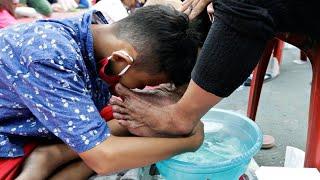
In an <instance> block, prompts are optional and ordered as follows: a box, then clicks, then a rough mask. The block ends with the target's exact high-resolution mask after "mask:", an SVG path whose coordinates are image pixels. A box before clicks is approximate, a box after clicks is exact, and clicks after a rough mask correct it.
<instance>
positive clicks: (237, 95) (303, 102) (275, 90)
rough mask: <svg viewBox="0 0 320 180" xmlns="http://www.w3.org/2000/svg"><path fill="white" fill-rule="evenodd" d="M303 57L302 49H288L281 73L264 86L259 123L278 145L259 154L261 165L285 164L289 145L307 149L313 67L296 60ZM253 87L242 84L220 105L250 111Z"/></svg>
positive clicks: (284, 53) (258, 158) (240, 111)
mask: <svg viewBox="0 0 320 180" xmlns="http://www.w3.org/2000/svg"><path fill="white" fill-rule="evenodd" d="M299 58H300V52H299V50H298V49H296V48H285V49H284V51H283V61H282V64H281V66H280V75H279V76H278V77H276V78H275V79H273V80H271V81H269V82H266V83H264V85H263V88H262V94H261V98H260V103H259V108H258V113H257V118H256V122H257V124H258V125H259V127H260V128H261V129H262V131H263V133H264V134H269V135H272V136H274V137H275V139H276V143H275V144H276V146H275V147H273V148H272V149H270V150H261V151H260V152H259V153H258V154H257V155H256V156H255V160H256V161H257V163H258V164H259V165H260V166H261V165H264V166H283V164H284V156H285V148H286V146H293V147H297V148H299V149H302V150H304V151H305V143H306V133H307V119H308V107H309V95H310V87H311V86H310V83H311V75H312V70H311V65H310V63H309V62H308V63H306V64H302V65H299V64H296V63H293V60H296V59H299ZM249 89H250V88H249V87H240V88H239V89H238V90H237V91H236V92H234V93H233V94H232V95H231V96H230V97H228V98H225V99H224V100H223V101H222V102H220V103H219V104H218V105H217V106H216V107H217V108H223V109H229V110H234V111H237V112H239V113H242V114H246V111H247V103H248V94H249Z"/></svg>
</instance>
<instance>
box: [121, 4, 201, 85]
mask: <svg viewBox="0 0 320 180" xmlns="http://www.w3.org/2000/svg"><path fill="white" fill-rule="evenodd" d="M189 24H190V23H189V19H188V17H187V15H186V14H184V13H182V12H179V11H177V10H175V9H174V8H173V7H170V6H164V5H150V6H146V7H142V8H139V9H137V10H136V11H135V12H134V13H133V14H131V15H129V16H128V17H126V18H124V19H122V20H120V21H118V22H117V23H116V27H117V30H118V33H117V36H118V38H119V39H123V40H126V41H128V42H129V43H130V44H131V45H132V46H133V47H134V48H135V49H136V50H137V51H138V54H139V55H138V57H137V58H136V61H135V62H134V65H133V66H135V65H136V67H137V68H141V69H142V70H144V71H146V72H148V73H149V74H151V75H152V74H157V73H161V72H164V73H166V74H167V75H168V77H169V78H170V80H171V81H172V83H174V84H175V85H176V86H179V85H182V84H185V83H188V82H189V81H190V78H191V71H192V69H193V67H194V65H195V62H196V59H197V54H198V48H199V36H198V34H197V33H196V32H195V31H194V30H192V29H191V28H190V26H189ZM138 65H139V66H138Z"/></svg>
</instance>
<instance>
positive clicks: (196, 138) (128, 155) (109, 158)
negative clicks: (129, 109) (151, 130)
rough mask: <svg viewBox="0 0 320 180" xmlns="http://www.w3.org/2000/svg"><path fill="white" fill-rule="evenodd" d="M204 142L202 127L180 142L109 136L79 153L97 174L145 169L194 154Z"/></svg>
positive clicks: (177, 140) (176, 140)
mask: <svg viewBox="0 0 320 180" xmlns="http://www.w3.org/2000/svg"><path fill="white" fill-rule="evenodd" d="M202 141H203V124H202V123H199V124H198V126H197V128H195V131H194V133H193V134H192V135H190V136H189V137H180V138H151V137H116V136H110V137H109V138H108V139H107V140H105V141H104V142H102V143H101V144H100V145H98V146H96V147H94V148H92V149H91V150H88V151H86V152H84V153H80V157H81V158H82V159H83V160H84V161H85V162H86V164H87V165H88V166H89V167H90V168H91V169H93V170H94V171H96V172H97V173H98V174H109V173H113V172H117V171H120V170H123V169H130V168H136V167H142V166H146V165H149V164H152V163H155V162H157V161H159V160H162V159H165V158H168V157H170V156H173V155H175V154H179V153H183V152H188V151H195V150H196V149H197V148H198V147H199V146H200V145H201V144H202Z"/></svg>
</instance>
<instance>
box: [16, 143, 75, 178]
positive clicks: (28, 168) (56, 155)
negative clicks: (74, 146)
mask: <svg viewBox="0 0 320 180" xmlns="http://www.w3.org/2000/svg"><path fill="white" fill-rule="evenodd" d="M78 157H79V156H78V154H77V153H75V152H74V151H72V150H71V149H70V148H69V147H68V146H67V145H65V144H54V145H46V146H40V147H37V148H36V149H35V150H34V151H33V152H32V153H31V154H30V156H29V157H28V158H27V159H26V161H25V162H24V165H23V168H22V172H21V173H20V175H19V176H18V177H17V178H16V179H17V180H29V179H30V180H38V179H39V180H41V179H46V178H47V177H48V176H49V175H50V174H51V173H52V172H53V171H54V170H55V169H56V168H57V167H59V166H61V165H62V164H65V163H67V162H69V161H71V160H73V159H76V158H78Z"/></svg>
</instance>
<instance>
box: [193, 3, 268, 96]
mask: <svg viewBox="0 0 320 180" xmlns="http://www.w3.org/2000/svg"><path fill="white" fill-rule="evenodd" d="M239 1H241V0H239ZM214 2H215V3H214V8H215V19H214V22H213V24H212V26H211V29H210V31H209V34H208V36H207V39H206V41H205V43H204V46H203V49H202V51H201V53H200V55H199V58H198V61H197V63H196V66H195V68H194V69H193V72H192V80H193V81H194V82H195V83H196V84H197V85H199V86H200V87H201V88H203V89H205V90H206V91H208V92H210V93H213V94H215V95H217V96H219V97H227V96H229V95H230V94H231V93H232V92H233V91H234V90H235V89H237V88H238V87H239V86H240V85H241V84H242V83H243V82H244V81H245V79H246V78H247V77H248V76H249V75H250V73H251V72H252V71H253V69H254V68H255V66H256V65H257V63H258V61H259V58H260V56H261V54H262V52H263V50H264V48H265V46H266V43H267V40H268V39H270V38H271V37H272V36H273V28H272V19H271V17H269V15H268V14H267V13H266V12H265V10H264V9H260V8H258V7H255V6H251V5H248V4H245V5H243V6H242V5H241V3H240V5H239V4H226V3H225V2H229V1H228V0H223V3H222V2H221V0H215V1H214ZM230 2H231V1H230ZM232 2H234V1H232ZM233 6H234V7H235V8H232V7H233ZM230 8H231V9H230ZM239 8H240V9H239ZM241 8H242V9H241Z"/></svg>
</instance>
